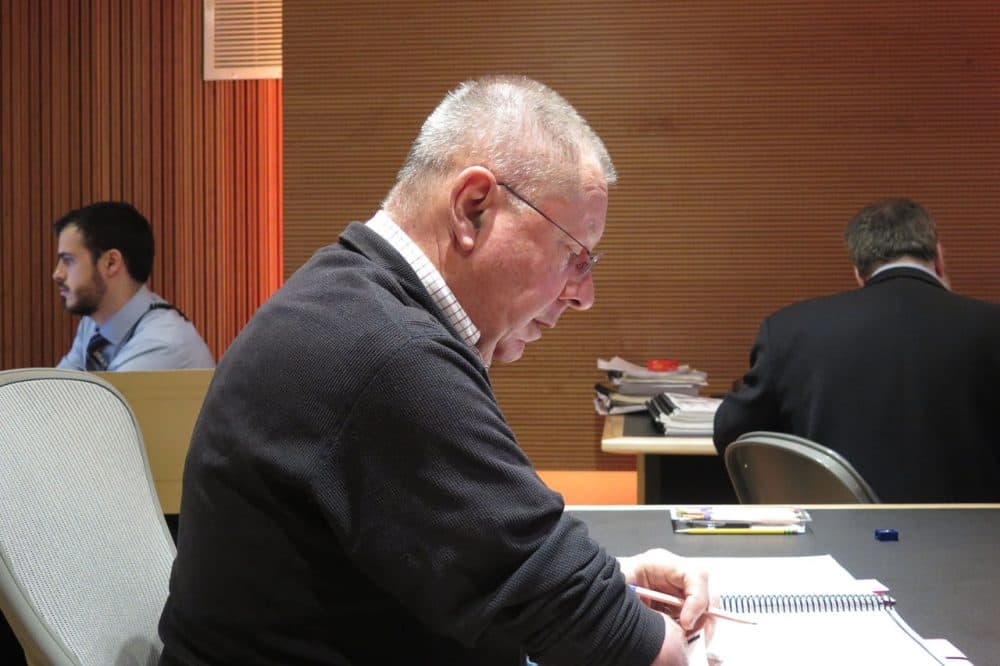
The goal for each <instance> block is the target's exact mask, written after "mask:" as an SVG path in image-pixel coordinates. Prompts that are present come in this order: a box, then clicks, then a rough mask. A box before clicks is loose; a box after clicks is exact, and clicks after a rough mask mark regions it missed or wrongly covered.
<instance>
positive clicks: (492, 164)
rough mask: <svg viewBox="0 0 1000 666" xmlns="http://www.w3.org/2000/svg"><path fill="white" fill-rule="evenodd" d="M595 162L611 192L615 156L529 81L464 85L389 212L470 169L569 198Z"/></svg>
mask: <svg viewBox="0 0 1000 666" xmlns="http://www.w3.org/2000/svg"><path fill="white" fill-rule="evenodd" d="M587 158H593V159H595V160H596V162H597V163H598V164H599V165H600V167H601V170H602V172H603V174H604V179H605V180H606V182H607V183H608V184H609V185H610V184H612V183H614V182H615V180H617V174H616V172H615V167H614V165H613V164H612V162H611V157H610V155H608V151H607V148H605V146H604V143H603V142H602V141H601V139H600V137H598V136H597V134H596V133H595V132H594V130H593V129H591V127H590V125H588V124H587V121H586V120H584V119H583V118H582V117H581V116H580V114H579V113H577V111H576V109H574V108H573V107H572V106H571V105H570V104H569V102H567V101H566V100H565V99H563V97H562V96H560V95H559V93H557V92H555V91H554V90H552V89H551V88H549V87H548V86H546V85H544V84H542V83H539V82H538V81H534V80H532V79H529V78H527V77H523V76H490V77H486V78H482V79H476V80H473V81H466V82H464V83H461V84H459V85H458V87H456V88H455V89H454V90H452V91H451V92H449V93H448V95H447V96H446V97H445V98H444V100H442V101H441V103H440V104H439V105H438V107H437V108H436V109H435V110H434V112H433V113H431V115H430V116H428V117H427V120H426V121H424V124H423V127H421V129H420V133H419V134H418V135H417V138H416V140H415V141H414V142H413V146H412V147H411V148H410V153H409V155H408V156H407V158H406V161H405V162H404V164H403V166H402V168H401V169H400V170H399V173H398V174H397V176H396V184H395V185H394V186H393V188H392V190H391V191H390V192H389V194H388V196H387V197H386V200H385V202H383V205H384V206H385V207H387V208H388V207H389V206H390V205H393V206H397V207H405V206H406V205H407V203H408V201H407V200H408V199H412V198H415V197H416V198H419V197H420V195H421V193H422V191H423V188H424V187H426V186H429V185H431V184H433V183H435V182H437V181H438V179H440V178H443V177H446V176H447V175H449V174H451V173H453V172H455V171H457V170H460V169H463V168H465V167H469V166H482V167H485V168H487V169H489V170H490V171H492V172H493V173H494V174H495V175H496V177H497V179H498V180H500V181H504V182H508V183H510V184H511V185H513V186H516V187H517V188H518V189H519V191H523V193H524V194H525V195H526V196H529V197H530V196H533V195H535V194H538V193H539V192H541V191H543V190H545V191H552V190H556V191H562V192H567V193H569V192H570V191H571V189H572V188H573V187H575V186H578V185H579V183H580V166H581V165H582V163H583V161H584V160H585V159H587Z"/></svg>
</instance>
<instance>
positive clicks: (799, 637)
mask: <svg viewBox="0 0 1000 666" xmlns="http://www.w3.org/2000/svg"><path fill="white" fill-rule="evenodd" d="M697 561H698V562H699V563H700V564H701V565H702V566H704V567H706V568H707V569H708V570H709V574H710V577H709V586H710V590H711V591H712V593H713V594H719V595H720V606H721V607H722V608H723V609H725V610H728V611H734V612H738V613H742V614H746V615H748V616H751V617H753V618H754V619H756V620H757V624H756V625H741V624H736V623H733V622H722V621H719V622H716V624H715V631H714V636H713V638H712V640H711V642H710V643H709V644H708V647H707V652H706V659H707V661H705V662H702V664H706V663H707V664H713V665H714V664H720V665H721V666H758V665H762V664H767V665H768V666H791V665H792V664H795V665H796V666H798V665H800V664H810V665H811V666H834V665H836V666H842V665H844V664H851V665H852V666H857V665H866V664H871V665H876V664H877V665H879V666H882V665H885V664H907V666H923V665H925V664H926V665H928V666H931V665H936V664H944V663H946V662H945V661H944V660H942V659H939V658H938V657H937V656H936V655H935V654H934V653H933V652H931V650H930V649H929V648H928V647H927V645H926V644H925V643H924V641H923V639H921V637H920V636H918V635H917V634H916V632H914V631H913V630H912V629H911V628H910V627H909V626H908V625H907V624H906V622H904V621H903V619H902V617H900V615H899V613H898V612H897V606H896V601H895V599H893V598H892V597H891V596H890V595H889V594H888V593H887V591H885V590H884V589H878V588H879V586H878V584H877V582H876V581H858V580H856V579H855V578H854V577H853V576H852V575H851V574H850V573H849V572H848V571H847V570H846V569H844V568H843V567H842V566H840V564H838V563H837V561H836V560H834V559H833V558H832V557H831V556H829V555H824V556H816V557H762V558H755V557H748V558H697Z"/></svg>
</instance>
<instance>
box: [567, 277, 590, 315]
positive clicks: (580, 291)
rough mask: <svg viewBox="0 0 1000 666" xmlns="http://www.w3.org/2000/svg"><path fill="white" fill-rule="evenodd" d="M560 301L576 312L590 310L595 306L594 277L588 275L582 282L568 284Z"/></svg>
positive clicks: (573, 281)
mask: <svg viewBox="0 0 1000 666" xmlns="http://www.w3.org/2000/svg"><path fill="white" fill-rule="evenodd" d="M559 300H561V301H562V302H563V303H565V304H566V306H567V307H571V308H573V309H574V310H589V309H590V307H591V306H592V305H593V304H594V276H593V275H592V274H590V273H587V274H586V275H584V276H583V278H582V279H580V280H570V281H569V282H567V283H566V286H565V287H564V288H563V291H562V294H560V295H559Z"/></svg>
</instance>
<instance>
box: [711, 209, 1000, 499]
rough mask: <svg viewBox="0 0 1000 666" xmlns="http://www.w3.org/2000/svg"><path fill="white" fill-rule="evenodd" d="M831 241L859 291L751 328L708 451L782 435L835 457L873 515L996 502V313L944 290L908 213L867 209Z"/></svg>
mask: <svg viewBox="0 0 1000 666" xmlns="http://www.w3.org/2000/svg"><path fill="white" fill-rule="evenodd" d="M844 237H845V240H846V241H847V247H848V253H849V256H850V259H851V262H852V263H853V264H854V274H855V278H856V279H857V282H858V285H859V286H860V287H861V288H860V289H857V290H854V291H850V292H845V293H841V294H835V295H832V296H826V297H823V298H817V299H812V300H807V301H803V302H800V303H796V304H794V305H791V306H788V307H786V308H784V309H782V310H779V311H778V312H776V313H775V314H773V315H771V316H770V317H768V318H767V319H765V320H764V322H763V324H761V327H760V331H759V333H758V335H757V340H756V342H755V343H754V346H753V350H752V351H751V352H750V366H751V367H750V370H749V371H748V372H747V373H746V375H745V376H744V377H743V382H742V385H741V387H740V388H738V389H737V390H735V391H733V392H732V393H730V394H729V395H728V396H726V399H725V400H724V401H723V403H722V405H721V406H720V407H719V410H718V412H717V413H716V417H715V446H716V448H717V449H718V450H719V453H720V454H721V453H722V452H723V451H724V450H725V448H726V446H728V445H729V444H730V443H731V442H732V441H733V440H735V439H736V438H737V437H739V436H740V435H741V434H743V433H745V432H750V431H753V430H770V431H778V432H785V433H791V434H794V435H799V436H801V437H806V438H808V439H811V440H813V441H816V442H818V443H820V444H823V445H825V446H828V447H830V448H832V449H834V450H836V451H838V452H839V453H841V454H842V455H843V456H844V457H846V458H847V459H848V460H849V461H850V462H851V463H852V464H853V465H854V467H855V468H856V469H857V470H858V471H859V472H860V473H861V475H862V476H863V477H864V478H865V480H867V481H868V483H869V484H870V485H871V486H872V488H873V489H874V490H875V492H876V493H877V494H878V495H879V498H880V499H881V500H882V501H885V502H983V501H993V502H995V501H998V500H1000V429H998V426H1000V421H998V416H1000V305H996V304H994V303H987V302H983V301H978V300H975V299H972V298H968V297H965V296H960V295H957V294H954V293H952V292H951V291H950V285H949V282H948V279H947V277H946V274H945V265H944V257H943V255H942V252H941V245H940V243H939V242H938V238H937V230H936V228H935V225H934V221H933V220H932V219H931V217H930V215H929V214H928V213H927V211H926V210H924V208H923V207H921V206H920V205H919V204H917V203H915V202H913V201H910V200H908V199H889V200H885V201H881V202H878V203H875V204H872V205H870V206H868V207H867V208H865V209H864V210H862V211H861V212H860V213H858V214H857V216H855V218H854V219H853V220H851V222H850V224H849V225H848V227H847V231H846V232H845V234H844Z"/></svg>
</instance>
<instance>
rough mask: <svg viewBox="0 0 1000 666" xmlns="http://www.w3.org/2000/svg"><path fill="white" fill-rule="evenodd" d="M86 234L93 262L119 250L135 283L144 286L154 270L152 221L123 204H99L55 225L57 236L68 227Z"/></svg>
mask: <svg viewBox="0 0 1000 666" xmlns="http://www.w3.org/2000/svg"><path fill="white" fill-rule="evenodd" d="M70 224H72V225H75V226H76V227H77V228H78V229H79V230H80V233H81V234H83V242H84V245H86V246H87V249H88V250H90V255H91V257H93V260H94V262H95V263H96V262H97V260H98V259H99V258H100V256H101V255H102V254H104V253H105V252H107V251H108V250H111V249H117V250H118V251H119V252H121V253H122V257H123V258H124V259H125V268H127V269H128V274H129V275H131V276H132V279H133V280H135V281H136V282H139V283H144V282H146V280H148V279H149V274H150V272H151V271H152V270H153V251H154V247H153V229H152V228H151V227H150V226H149V220H147V219H146V218H145V217H143V215H142V213H140V212H139V211H137V210H136V209H135V208H133V207H132V206H131V205H129V204H127V203H125V202H123V201H100V202H98V203H93V204H90V205H89V206H84V207H83V208H78V209H76V210H71V211H70V212H68V213H66V214H65V215H63V216H62V217H61V218H59V219H58V220H56V222H55V224H53V225H52V226H53V228H55V231H56V234H61V233H62V230H63V229H65V228H66V227H67V226H68V225H70Z"/></svg>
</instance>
